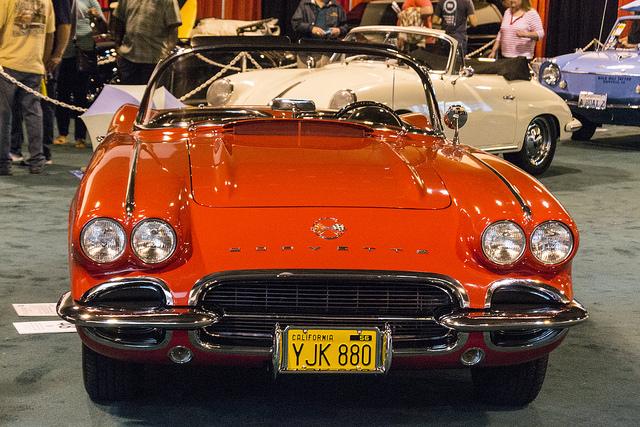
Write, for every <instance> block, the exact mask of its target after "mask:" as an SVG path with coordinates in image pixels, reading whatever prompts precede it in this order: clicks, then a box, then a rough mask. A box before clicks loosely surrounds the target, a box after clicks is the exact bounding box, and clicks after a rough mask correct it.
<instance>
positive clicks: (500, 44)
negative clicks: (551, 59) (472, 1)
mask: <svg viewBox="0 0 640 427" xmlns="http://www.w3.org/2000/svg"><path fill="white" fill-rule="evenodd" d="M510 3H511V7H509V9H507V10H506V11H505V12H504V17H503V18H502V25H501V26H500V32H498V36H497V37H496V42H495V43H494V45H493V49H492V50H491V53H490V54H489V57H490V58H495V57H496V56H497V54H498V50H499V51H500V55H501V56H502V57H504V58H517V57H519V56H524V57H525V58H528V59H532V58H533V54H534V50H535V47H536V42H537V41H538V40H540V39H541V38H543V37H544V28H543V26H542V20H541V19H540V15H538V12H536V10H535V9H533V8H532V7H531V3H530V2H529V0H511V1H510Z"/></svg>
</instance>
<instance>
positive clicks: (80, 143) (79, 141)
mask: <svg viewBox="0 0 640 427" xmlns="http://www.w3.org/2000/svg"><path fill="white" fill-rule="evenodd" d="M76 148H87V141H85V140H84V139H76Z"/></svg>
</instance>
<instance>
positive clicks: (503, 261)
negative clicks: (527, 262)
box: [481, 221, 527, 265]
mask: <svg viewBox="0 0 640 427" xmlns="http://www.w3.org/2000/svg"><path fill="white" fill-rule="evenodd" d="M481 246H482V252H483V253H484V256H485V257H487V259H488V260H489V261H491V262H493V263H494V264H498V265H510V264H514V263H515V262H517V261H518V260H520V258H522V255H524V251H525V249H526V247H527V239H526V236H525V234H524V231H523V230H522V228H521V227H520V226H519V225H518V224H516V223H515V222H512V221H497V222H494V223H492V224H490V225H489V226H487V228H485V230H484V231H483V233H482V239H481Z"/></svg>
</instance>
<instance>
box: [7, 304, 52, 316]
mask: <svg viewBox="0 0 640 427" xmlns="http://www.w3.org/2000/svg"><path fill="white" fill-rule="evenodd" d="M13 309H14V310H15V311H16V313H18V316H57V315H58V314H57V313H56V303H49V302H45V303H38V304H13Z"/></svg>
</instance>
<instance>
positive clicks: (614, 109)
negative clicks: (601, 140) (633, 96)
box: [566, 100, 640, 126]
mask: <svg viewBox="0 0 640 427" xmlns="http://www.w3.org/2000/svg"><path fill="white" fill-rule="evenodd" d="M566 102H567V105H568V106H569V109H570V110H571V114H573V116H574V117H576V118H578V119H579V120H580V119H586V120H588V121H590V122H593V123H598V124H613V125H624V126H640V105H622V104H607V108H606V109H604V110H595V109H593V108H578V101H577V100H575V101H574V100H571V101H566Z"/></svg>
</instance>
